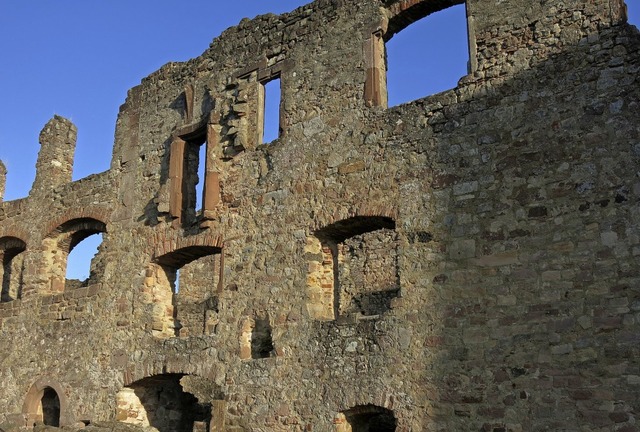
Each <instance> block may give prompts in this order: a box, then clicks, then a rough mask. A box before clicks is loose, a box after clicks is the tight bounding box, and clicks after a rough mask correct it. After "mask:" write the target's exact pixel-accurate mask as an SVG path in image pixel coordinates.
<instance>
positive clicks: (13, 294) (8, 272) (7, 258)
mask: <svg viewBox="0 0 640 432" xmlns="http://www.w3.org/2000/svg"><path fill="white" fill-rule="evenodd" d="M26 249H27V244H26V243H25V242H24V241H22V240H21V239H19V238H17V237H8V236H7V237H1V238H0V262H2V268H1V269H0V272H1V273H0V280H1V281H2V291H1V294H0V302H8V301H12V300H16V299H19V298H21V297H22V286H23V275H24V255H22V252H24V251H25V250H26Z"/></svg>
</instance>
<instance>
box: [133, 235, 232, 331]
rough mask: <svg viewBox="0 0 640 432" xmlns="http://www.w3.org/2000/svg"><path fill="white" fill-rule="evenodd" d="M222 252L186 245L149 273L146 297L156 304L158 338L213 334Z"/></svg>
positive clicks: (154, 319) (154, 320)
mask: <svg viewBox="0 0 640 432" xmlns="http://www.w3.org/2000/svg"><path fill="white" fill-rule="evenodd" d="M221 251H222V249H221V248H219V247H216V246H204V245H200V246H186V247H182V248H180V249H177V250H174V251H172V252H168V253H166V254H164V255H161V256H159V257H157V258H156V259H155V260H154V262H152V263H150V264H149V267H148V268H147V272H146V278H145V285H144V293H143V294H144V295H143V298H144V299H145V301H146V302H147V303H151V304H152V308H153V309H152V322H151V330H152V332H153V334H154V335H155V336H157V337H173V336H182V337H186V336H193V335H202V334H209V333H210V332H211V331H212V328H213V327H214V326H215V324H216V318H217V310H218V309H217V308H218V299H219V293H220V290H221V285H222V283H221V277H222V272H221V271H220V268H221V267H222V254H221Z"/></svg>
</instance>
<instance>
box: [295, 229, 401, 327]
mask: <svg viewBox="0 0 640 432" xmlns="http://www.w3.org/2000/svg"><path fill="white" fill-rule="evenodd" d="M305 255H306V259H307V263H308V276H307V289H308V295H309V302H308V304H307V307H308V311H309V313H310V315H311V317H312V318H314V319H319V320H333V319H336V318H338V317H341V316H347V315H354V314H355V315H356V316H361V317H375V316H378V315H381V314H384V313H385V312H387V311H388V310H389V309H390V308H391V302H392V300H393V299H394V298H396V297H398V296H399V295H400V284H399V276H398V265H397V235H396V232H395V222H394V221H393V219H391V218H386V217H353V218H350V219H347V220H343V221H340V222H337V223H334V224H332V225H330V226H328V227H325V228H323V229H321V230H318V231H316V233H315V236H313V237H310V238H309V239H308V241H307V245H306V248H305Z"/></svg>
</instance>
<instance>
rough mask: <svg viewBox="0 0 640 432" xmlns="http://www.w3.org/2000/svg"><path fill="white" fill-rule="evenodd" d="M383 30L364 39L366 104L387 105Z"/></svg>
mask: <svg viewBox="0 0 640 432" xmlns="http://www.w3.org/2000/svg"><path fill="white" fill-rule="evenodd" d="M382 35H383V30H377V31H375V32H374V33H372V34H371V37H370V38H369V39H366V40H365V41H364V46H363V49H364V58H365V62H366V69H367V70H366V74H367V75H366V77H365V82H364V100H365V103H366V105H367V106H376V107H383V108H386V107H387V67H386V64H385V57H386V55H385V46H384V40H383V38H382Z"/></svg>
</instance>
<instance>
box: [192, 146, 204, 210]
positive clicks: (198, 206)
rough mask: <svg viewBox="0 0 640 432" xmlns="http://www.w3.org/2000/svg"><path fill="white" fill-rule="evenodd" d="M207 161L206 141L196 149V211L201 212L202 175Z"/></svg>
mask: <svg viewBox="0 0 640 432" xmlns="http://www.w3.org/2000/svg"><path fill="white" fill-rule="evenodd" d="M206 161H207V144H206V142H205V143H203V144H201V145H200V149H199V151H198V169H197V175H198V178H197V183H196V204H195V209H196V213H201V212H202V205H203V201H204V175H205V167H206V165H207V164H206Z"/></svg>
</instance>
